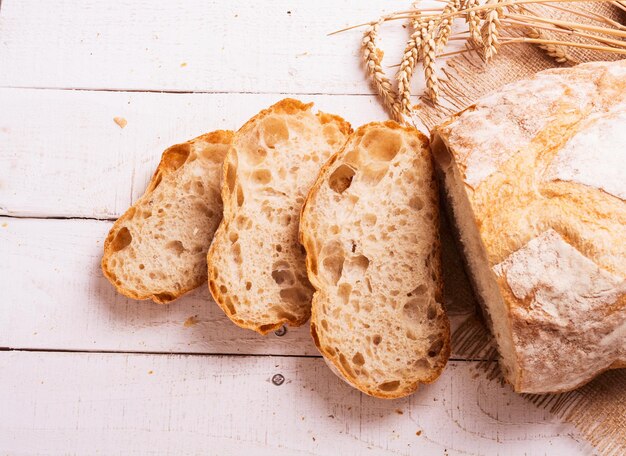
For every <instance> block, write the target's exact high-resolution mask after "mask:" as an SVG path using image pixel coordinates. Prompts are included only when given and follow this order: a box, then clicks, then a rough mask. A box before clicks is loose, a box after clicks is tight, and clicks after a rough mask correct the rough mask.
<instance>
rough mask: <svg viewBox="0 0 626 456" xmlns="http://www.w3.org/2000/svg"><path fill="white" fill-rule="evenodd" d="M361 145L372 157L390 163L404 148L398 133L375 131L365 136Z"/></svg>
mask: <svg viewBox="0 0 626 456" xmlns="http://www.w3.org/2000/svg"><path fill="white" fill-rule="evenodd" d="M361 144H362V145H363V147H364V148H365V152H366V153H368V154H369V155H370V156H371V157H373V158H376V159H378V160H382V161H390V160H392V159H393V158H394V157H395V156H396V155H397V154H398V151H399V150H400V147H402V140H401V138H400V135H398V134H397V133H396V132H392V131H388V130H382V129H375V130H370V131H368V132H367V133H366V134H365V136H364V137H363V140H362V142H361Z"/></svg>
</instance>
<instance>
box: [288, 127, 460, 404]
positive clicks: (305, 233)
mask: <svg viewBox="0 0 626 456" xmlns="http://www.w3.org/2000/svg"><path fill="white" fill-rule="evenodd" d="M381 124H382V125H383V126H385V127H387V128H391V129H394V130H397V129H401V130H403V131H405V132H407V133H409V134H411V135H414V136H415V137H416V138H418V139H419V141H420V143H421V144H422V147H423V148H424V149H426V150H430V149H429V140H428V138H427V137H426V136H425V135H424V134H422V133H421V132H420V131H418V130H417V129H415V128H411V127H407V126H402V125H400V124H398V123H397V122H395V121H393V120H388V121H385V122H370V123H367V124H364V125H362V126H360V127H359V128H358V129H357V130H356V131H355V132H354V133H353V135H357V136H363V135H364V134H365V133H366V132H367V130H368V129H369V128H371V127H374V126H380V125H381ZM348 142H349V140H348ZM348 142H346V144H345V145H344V146H343V147H342V148H341V150H339V151H338V152H337V153H335V154H333V155H332V156H331V157H330V158H329V159H328V160H327V161H326V163H325V164H324V166H322V168H321V170H320V172H319V173H318V176H317V179H316V181H315V184H314V185H313V187H311V190H310V191H309V193H308V195H307V197H306V199H305V201H304V204H303V205H302V209H301V211H300V219H301V220H304V219H306V218H308V217H306V216H305V213H306V212H308V211H309V203H310V202H311V200H312V199H314V198H315V197H316V195H317V193H318V192H319V190H320V187H321V186H322V185H323V184H324V182H325V179H326V175H327V174H328V170H329V169H330V168H331V167H332V166H333V164H334V163H335V162H336V161H337V159H338V158H339V157H341V156H342V155H343V153H344V151H345V148H346V146H347V145H348ZM430 159H431V160H432V156H431V157H430ZM433 166H434V164H433ZM433 223H436V224H437V226H439V225H438V224H439V220H438V219H437V220H434V221H433ZM299 237H300V243H301V244H302V245H303V246H304V248H305V250H306V249H307V246H308V245H313V243H314V239H313V238H312V237H310V236H309V230H308V229H307V227H306V226H305V225H303V224H301V225H300V231H299ZM433 251H435V252H436V255H435V256H434V258H439V259H440V252H441V241H440V239H439V237H437V240H436V243H435V245H434V246H433ZM306 269H307V274H308V276H309V280H310V281H311V283H312V284H313V286H314V287H315V289H316V291H317V292H316V294H315V296H314V298H313V299H314V300H315V299H316V297H317V295H318V293H319V292H320V287H319V284H316V279H315V277H316V274H315V273H314V269H315V266H314V265H313V264H312V256H311V255H309V252H308V250H307V256H306ZM436 269H438V270H439V276H438V280H437V286H438V289H437V291H436V294H437V295H438V296H440V297H441V296H443V280H442V276H441V261H439V267H438V268H436ZM316 308H317V306H315V305H313V306H312V310H311V337H312V338H313V342H314V343H315V346H316V347H317V349H318V350H319V352H320V353H321V354H322V355H323V356H324V358H325V359H326V360H327V361H328V362H330V363H332V367H333V368H334V369H335V370H336V371H337V372H339V373H340V374H341V376H343V378H344V379H345V380H346V381H347V382H348V383H349V384H350V385H352V386H353V387H355V388H356V389H358V390H360V391H362V392H364V393H365V394H367V395H369V396H373V397H378V398H381V399H397V398H400V397H404V396H407V395H409V394H411V393H413V392H415V391H417V389H418V388H419V385H420V384H428V383H432V382H434V381H435V380H436V379H437V378H439V376H440V375H441V372H443V369H444V368H445V364H443V365H442V366H441V368H440V369H439V370H437V371H433V372H432V375H431V376H430V377H427V378H425V379H422V380H421V381H416V382H414V383H413V384H411V385H410V386H408V387H407V388H404V389H401V390H397V391H394V392H389V393H387V392H385V391H380V390H378V389H372V388H369V387H368V386H367V385H365V384H363V383H360V382H359V381H358V380H357V379H356V378H355V377H354V376H353V375H352V374H351V373H350V372H348V371H347V370H346V369H344V367H343V366H342V364H341V363H340V362H339V360H338V359H337V357H336V356H335V355H334V354H333V353H331V352H329V351H328V350H327V349H326V347H325V346H324V345H322V344H321V342H320V339H319V335H318V333H317V329H316V325H315V323H314V322H315V321H316ZM443 311H444V315H445V316H446V318H447V315H446V312H445V308H444V309H443ZM444 341H445V342H444V345H443V348H442V353H443V357H444V359H446V360H447V359H448V358H449V357H450V350H451V346H450V327H449V326H448V327H446V330H445V333H444Z"/></svg>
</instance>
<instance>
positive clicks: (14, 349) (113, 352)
mask: <svg viewBox="0 0 626 456" xmlns="http://www.w3.org/2000/svg"><path fill="white" fill-rule="evenodd" d="M0 352H28V353H31V352H32V353H76V354H103V355H140V356H141V355H166V356H169V355H173V356H232V357H255V358H258V357H267V356H271V357H274V358H314V359H317V358H319V359H321V358H322V356H320V355H289V354H277V353H228V352H224V353H198V352H167V351H134V350H133V351H124V350H72V349H63V348H27V347H0ZM448 361H454V362H496V360H486V359H480V358H476V359H472V358H470V359H465V358H450V359H449V360H448Z"/></svg>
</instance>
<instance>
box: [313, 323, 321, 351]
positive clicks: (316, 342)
mask: <svg viewBox="0 0 626 456" xmlns="http://www.w3.org/2000/svg"><path fill="white" fill-rule="evenodd" d="M311 337H312V338H313V342H314V343H315V346H316V347H318V348H321V347H320V338H319V336H318V335H317V326H315V323H313V322H311Z"/></svg>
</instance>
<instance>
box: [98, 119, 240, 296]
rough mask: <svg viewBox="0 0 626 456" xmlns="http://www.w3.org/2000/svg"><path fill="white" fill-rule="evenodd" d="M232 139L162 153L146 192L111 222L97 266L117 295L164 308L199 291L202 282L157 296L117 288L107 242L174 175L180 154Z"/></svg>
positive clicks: (211, 138)
mask: <svg viewBox="0 0 626 456" xmlns="http://www.w3.org/2000/svg"><path fill="white" fill-rule="evenodd" d="M233 136H234V133H233V132H232V131H229V130H217V131H213V132H210V133H206V134H203V135H201V136H198V137H196V138H194V139H191V140H189V141H187V142H184V143H180V144H175V145H173V146H171V147H169V148H167V149H166V150H165V151H164V152H163V154H162V155H161V161H160V162H159V165H158V166H157V168H156V170H155V172H154V174H153V175H152V178H151V179H150V182H148V186H147V188H146V191H145V192H144V194H143V195H142V196H141V197H140V198H139V199H137V201H136V202H135V204H133V205H132V206H131V207H130V208H128V209H127V210H126V212H124V214H122V215H121V216H120V217H119V218H118V219H117V220H116V221H115V223H114V224H113V226H112V227H111V229H110V230H109V234H108V235H107V237H106V239H105V241H104V254H103V256H102V260H101V263H100V264H101V267H102V272H103V274H104V276H105V277H106V278H107V279H108V280H109V282H111V284H112V285H113V286H114V287H115V289H116V290H117V291H118V293H121V294H123V295H124V296H127V297H129V298H131V299H136V300H146V299H151V300H152V301H154V302H155V303H157V304H168V303H170V302H171V301H173V300H175V299H177V298H179V297H180V296H182V295H184V294H185V293H188V292H189V291H191V290H193V289H195V288H197V287H199V286H200V285H201V284H202V282H200V283H197V284H195V286H190V287H187V288H183V289H181V290H180V291H178V292H177V291H174V290H165V291H162V292H159V293H146V294H139V293H135V292H133V291H132V290H129V289H128V288H125V287H124V286H123V285H122V284H118V283H117V281H116V277H115V274H114V273H113V271H112V270H111V269H110V268H109V267H108V261H109V259H110V257H111V255H112V253H113V251H112V248H111V242H112V241H113V239H114V238H115V235H116V234H117V232H118V230H119V229H120V227H121V226H122V225H124V223H126V222H127V221H128V220H129V219H131V218H132V216H133V214H134V211H135V207H136V206H137V205H138V204H140V203H141V202H142V201H144V200H145V199H146V198H149V197H150V195H151V194H152V192H153V191H154V189H155V188H156V187H157V185H158V184H159V183H160V182H161V179H162V178H163V177H164V176H166V175H168V174H170V173H172V172H174V171H175V170H176V169H178V168H179V166H180V160H181V157H183V156H184V155H185V153H184V150H188V149H189V147H190V146H191V145H193V144H194V143H196V142H208V143H211V144H230V142H231V141H232V138H233Z"/></svg>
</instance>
